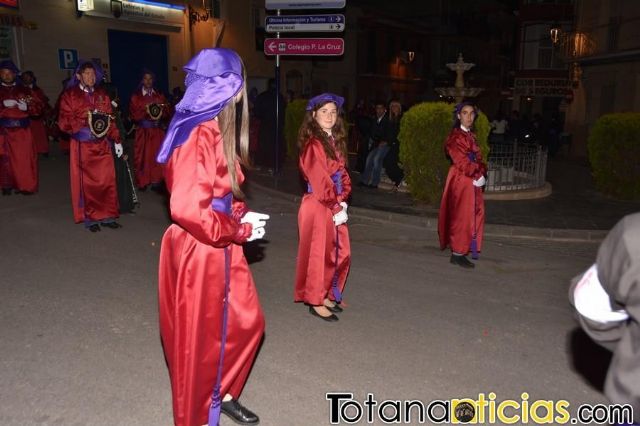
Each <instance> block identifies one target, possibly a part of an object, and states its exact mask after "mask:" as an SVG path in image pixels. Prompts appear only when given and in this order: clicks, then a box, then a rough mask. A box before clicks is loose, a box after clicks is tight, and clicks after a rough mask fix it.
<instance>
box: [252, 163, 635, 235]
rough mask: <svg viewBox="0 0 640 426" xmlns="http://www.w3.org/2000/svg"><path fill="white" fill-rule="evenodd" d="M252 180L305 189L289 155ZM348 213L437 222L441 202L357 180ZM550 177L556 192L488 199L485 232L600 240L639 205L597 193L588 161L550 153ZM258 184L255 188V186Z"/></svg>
mask: <svg viewBox="0 0 640 426" xmlns="http://www.w3.org/2000/svg"><path fill="white" fill-rule="evenodd" d="M247 175H248V176H247V180H248V182H250V185H251V184H253V185H255V186H258V187H260V189H261V190H267V191H269V192H273V194H274V195H276V196H278V195H279V196H283V197H286V198H288V199H290V200H292V201H296V202H297V201H299V198H300V197H301V195H302V194H303V192H304V189H303V185H302V181H301V179H300V177H299V174H298V169H297V165H296V164H294V162H293V161H287V163H286V164H285V165H284V167H283V168H282V170H281V171H280V173H279V174H278V175H277V176H272V175H270V174H268V173H265V172H262V171H260V170H254V171H251V172H249V173H248V174H247ZM358 177H359V175H358V174H357V172H353V173H352V174H351V178H352V180H353V181H354V186H353V190H352V200H351V206H350V213H352V214H356V215H359V216H360V215H361V216H364V217H367V218H370V219H374V220H393V221H397V222H401V223H406V224H409V225H416V226H421V227H427V228H431V229H436V228H437V217H438V208H437V206H432V205H426V204H420V203H416V202H414V201H413V200H412V199H411V196H410V195H409V194H408V193H402V192H392V191H390V190H386V189H382V187H381V188H379V189H369V188H362V187H359V186H357V185H356V184H355V183H356V182H357V181H358ZM547 181H548V182H550V183H551V185H552V187H553V193H552V194H551V195H550V196H548V197H545V198H542V199H538V200H518V201H494V200H487V201H485V207H486V227H485V233H486V234H487V235H498V236H508V237H521V238H542V239H550V240H574V241H597V240H601V239H602V238H603V237H604V236H605V235H606V233H607V231H608V230H609V229H611V228H612V227H613V225H615V223H616V222H617V221H618V220H619V219H620V218H622V217H623V216H625V215H627V214H629V213H634V212H638V211H640V202H637V201H636V202H633V201H618V200H614V199H610V198H607V197H605V196H603V195H601V194H599V193H598V192H597V191H596V190H595V189H594V186H593V181H592V179H591V174H590V170H589V166H588V164H586V162H585V161H582V162H581V161H580V160H571V159H565V158H556V159H550V160H549V163H548V170H547ZM256 189H257V188H256Z"/></svg>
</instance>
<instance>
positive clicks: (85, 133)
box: [71, 127, 99, 142]
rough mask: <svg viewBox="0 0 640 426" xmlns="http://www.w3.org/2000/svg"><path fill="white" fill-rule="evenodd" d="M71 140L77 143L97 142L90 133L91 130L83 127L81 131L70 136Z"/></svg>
mask: <svg viewBox="0 0 640 426" xmlns="http://www.w3.org/2000/svg"><path fill="white" fill-rule="evenodd" d="M71 138H72V139H75V140H77V141H78V142H89V141H97V140H99V139H97V138H96V137H95V135H94V134H93V133H91V129H89V128H88V127H83V128H82V129H80V130H78V131H77V132H75V133H73V134H72V135H71Z"/></svg>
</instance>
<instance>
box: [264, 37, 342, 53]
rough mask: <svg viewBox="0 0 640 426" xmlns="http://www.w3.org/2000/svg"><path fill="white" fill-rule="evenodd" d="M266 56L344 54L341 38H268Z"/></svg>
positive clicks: (265, 48)
mask: <svg viewBox="0 0 640 426" xmlns="http://www.w3.org/2000/svg"><path fill="white" fill-rule="evenodd" d="M264 53H265V54H266V55H303V56H304V55H309V56H340V55H342V54H343V53H344V40H343V39H341V38H268V39H266V40H265V41H264Z"/></svg>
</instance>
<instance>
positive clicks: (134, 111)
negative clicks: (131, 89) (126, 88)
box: [129, 95, 147, 121]
mask: <svg viewBox="0 0 640 426" xmlns="http://www.w3.org/2000/svg"><path fill="white" fill-rule="evenodd" d="M129 116H130V117H131V119H132V120H133V121H140V120H144V119H145V118H146V117H147V111H146V110H145V108H144V105H142V102H140V97H139V96H136V95H133V96H131V100H130V101H129Z"/></svg>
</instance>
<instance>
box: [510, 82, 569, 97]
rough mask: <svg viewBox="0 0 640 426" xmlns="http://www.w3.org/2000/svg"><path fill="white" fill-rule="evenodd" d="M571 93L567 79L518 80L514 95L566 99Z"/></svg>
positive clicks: (515, 84) (515, 83)
mask: <svg viewBox="0 0 640 426" xmlns="http://www.w3.org/2000/svg"><path fill="white" fill-rule="evenodd" d="M570 91H571V83H570V82H569V80H568V79H566V78H516V79H515V81H514V89H513V94H514V95H519V96H541V97H550V98H564V97H565V96H567V93H568V92H570Z"/></svg>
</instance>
